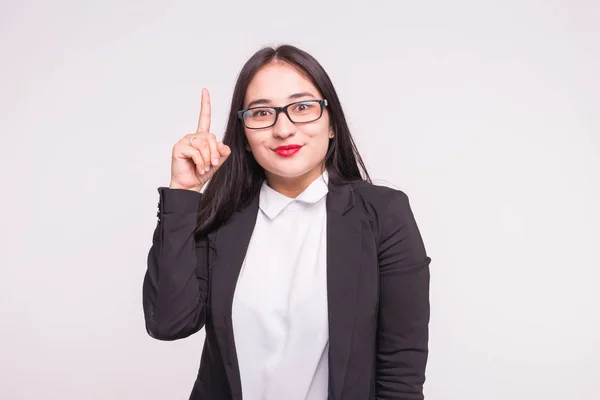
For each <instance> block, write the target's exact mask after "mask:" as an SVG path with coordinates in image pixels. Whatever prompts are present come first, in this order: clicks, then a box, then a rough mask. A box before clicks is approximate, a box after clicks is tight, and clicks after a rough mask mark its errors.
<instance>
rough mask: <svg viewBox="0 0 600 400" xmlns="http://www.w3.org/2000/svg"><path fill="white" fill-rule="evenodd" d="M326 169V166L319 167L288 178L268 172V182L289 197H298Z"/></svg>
mask: <svg viewBox="0 0 600 400" xmlns="http://www.w3.org/2000/svg"><path fill="white" fill-rule="evenodd" d="M323 171H324V167H317V168H315V169H313V170H312V171H309V172H307V173H306V174H304V175H300V176H296V177H293V178H288V177H284V176H278V175H274V174H271V173H270V172H266V178H267V184H268V185H269V186H270V187H271V188H272V189H274V190H276V191H278V192H279V193H281V194H282V195H284V196H286V197H289V198H292V199H293V198H296V197H298V195H299V194H300V193H302V192H303V191H304V190H305V189H306V188H307V187H308V186H309V185H310V184H311V183H313V182H314V180H315V179H317V178H318V177H319V176H321V174H322V173H323Z"/></svg>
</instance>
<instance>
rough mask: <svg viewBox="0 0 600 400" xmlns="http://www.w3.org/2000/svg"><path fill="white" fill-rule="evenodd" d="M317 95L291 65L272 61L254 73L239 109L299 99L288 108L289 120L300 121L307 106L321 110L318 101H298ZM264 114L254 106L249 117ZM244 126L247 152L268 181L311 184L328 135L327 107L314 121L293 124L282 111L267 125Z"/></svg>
mask: <svg viewBox="0 0 600 400" xmlns="http://www.w3.org/2000/svg"><path fill="white" fill-rule="evenodd" d="M321 99H323V97H322V94H321V93H320V92H319V90H318V89H317V88H316V87H315V85H314V84H313V83H312V82H311V81H310V80H308V79H307V78H306V77H304V76H303V75H302V74H300V73H299V72H298V71H297V70H296V69H295V68H294V67H292V66H290V65H288V64H285V63H281V62H273V63H271V64H268V65H266V66H264V67H262V68H261V69H260V70H259V71H258V72H257V73H256V75H255V76H254V77H253V79H252V81H251V82H250V85H249V86H248V89H247V91H246V97H245V99H244V109H247V108H254V107H259V106H266V107H268V106H271V107H281V106H285V105H288V104H290V103H294V102H300V103H298V104H297V105H294V106H292V107H290V108H289V109H288V111H289V113H290V115H292V118H293V119H294V120H297V121H299V120H302V119H303V118H304V119H306V118H305V117H304V116H305V115H307V113H311V112H312V111H311V108H313V107H315V109H320V105H319V104H318V103H309V102H307V103H303V101H308V100H321ZM268 114H269V112H268V110H259V111H257V112H255V113H254V114H253V115H255V116H256V118H257V120H258V119H260V118H263V119H268V118H269V116H268ZM318 114H319V113H318V112H317V114H316V115H317V116H318ZM263 125H264V124H263ZM244 130H245V133H246V138H247V140H248V144H249V145H250V149H251V151H252V154H253V155H254V158H255V159H256V161H257V162H258V163H259V164H260V165H261V166H262V167H263V169H264V170H265V174H266V177H267V180H268V181H269V182H270V183H271V182H285V181H289V182H292V181H295V182H298V181H302V182H307V183H310V182H312V181H313V180H314V179H316V178H317V177H318V176H319V175H320V174H321V172H322V165H323V161H324V159H325V155H326V153H327V148H328V146H329V140H330V135H331V134H332V131H331V128H330V121H329V113H328V111H327V108H324V109H323V114H322V116H321V118H319V119H317V120H316V121H312V122H305V123H293V122H292V121H290V119H289V118H288V117H287V115H285V113H283V112H281V113H280V114H279V117H278V118H277V122H276V123H275V125H273V126H271V127H268V128H263V129H248V128H245V129H244ZM286 147H287V148H286Z"/></svg>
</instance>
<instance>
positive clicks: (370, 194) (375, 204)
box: [352, 181, 415, 237]
mask: <svg viewBox="0 0 600 400" xmlns="http://www.w3.org/2000/svg"><path fill="white" fill-rule="evenodd" d="M352 191H353V194H354V206H355V207H359V208H362V209H363V211H364V213H365V214H366V215H367V217H368V219H369V221H370V224H371V228H372V229H373V231H374V233H375V234H376V235H377V236H378V237H386V236H388V235H390V234H392V233H393V232H396V231H397V230H398V229H400V228H402V227H409V226H412V225H414V223H415V222H414V215H413V212H412V209H411V206H410V200H409V197H408V195H407V194H406V193H405V192H404V191H402V190H400V189H398V188H394V187H390V186H388V185H383V184H375V183H370V182H366V181H362V182H354V183H352Z"/></svg>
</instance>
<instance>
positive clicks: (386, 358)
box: [376, 190, 431, 400]
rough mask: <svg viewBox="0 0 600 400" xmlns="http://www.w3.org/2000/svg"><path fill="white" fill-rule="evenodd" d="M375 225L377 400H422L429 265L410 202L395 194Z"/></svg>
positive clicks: (426, 349)
mask: <svg viewBox="0 0 600 400" xmlns="http://www.w3.org/2000/svg"><path fill="white" fill-rule="evenodd" d="M387 196H388V198H387V200H386V201H385V203H384V204H385V205H384V207H383V210H381V211H382V212H380V213H378V214H379V215H380V220H379V244H378V259H379V290H380V292H379V316H378V328H377V331H378V333H377V358H376V366H377V369H376V399H386V400H387V399H396V400H422V399H423V398H424V397H423V384H424V382H425V367H426V363H427V357H428V340H429V337H428V336H429V315H430V310H429V279H430V277H429V263H430V261H431V259H430V258H429V257H428V256H427V254H426V250H425V246H424V244H423V240H422V238H421V234H420V232H419V229H418V227H417V223H416V222H415V218H414V216H413V212H412V210H411V207H410V204H409V199H408V197H407V196H406V194H405V193H403V192H401V191H397V190H394V191H393V192H391V193H390V194H388V195H387Z"/></svg>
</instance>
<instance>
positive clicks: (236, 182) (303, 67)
mask: <svg viewBox="0 0 600 400" xmlns="http://www.w3.org/2000/svg"><path fill="white" fill-rule="evenodd" d="M273 61H279V62H284V63H286V64H288V65H290V66H292V67H294V68H296V69H297V70H298V72H300V73H302V74H303V75H305V76H306V77H307V78H308V79H309V80H310V81H311V82H312V83H313V84H314V85H315V86H316V87H317V89H319V91H320V92H321V94H322V95H323V97H324V98H325V99H327V102H328V106H327V110H328V112H329V120H330V123H331V125H332V128H333V133H334V135H335V136H334V137H333V139H332V140H330V141H329V148H328V150H327V154H326V156H325V168H326V169H327V172H328V174H329V179H330V180H331V181H332V182H333V183H338V184H339V183H346V182H353V181H359V180H366V181H368V182H371V178H370V176H369V173H368V172H367V169H366V167H365V165H364V163H363V161H362V158H361V157H360V155H359V153H358V150H357V148H356V144H355V143H354V140H353V139H352V135H351V134H350V129H349V128H348V124H347V122H346V117H345V116H344V112H343V110H342V106H341V104H340V100H339V98H338V95H337V93H336V91H335V88H334V87H333V83H332V82H331V80H330V79H329V76H328V75H327V73H326V72H325V70H324V69H323V67H322V66H321V64H319V62H318V61H317V60H316V59H315V58H314V57H313V56H311V55H310V54H308V53H307V52H305V51H303V50H301V49H299V48H297V47H294V46H291V45H281V46H277V47H265V48H262V49H261V50H259V51H257V52H256V53H254V55H253V56H252V57H250V59H249V60H248V61H247V62H246V64H245V65H244V67H243V68H242V70H241V71H240V74H239V76H238V79H237V82H236V85H235V89H234V91H233V98H232V100H231V109H230V111H229V119H228V121H227V127H226V129H225V135H224V137H223V143H224V144H226V145H228V146H229V147H230V148H231V155H230V156H229V157H228V158H227V160H226V161H225V163H223V165H222V166H221V167H220V168H219V169H218V170H217V171H216V172H215V174H214V175H213V176H212V178H211V180H210V182H209V183H208V185H207V187H206V189H205V190H204V193H203V196H202V200H201V201H200V206H199V210H198V226H197V233H207V232H209V231H211V230H213V229H214V228H216V227H217V226H218V225H220V224H222V223H223V222H225V221H227V220H228V219H229V218H230V217H231V215H232V214H233V213H234V212H235V211H236V210H239V209H241V208H243V207H244V206H246V205H247V204H248V203H249V202H250V201H251V200H252V199H253V198H254V196H257V195H258V193H259V191H260V187H261V185H262V183H263V182H264V180H265V173H264V170H263V168H262V167H261V166H260V165H259V164H258V162H257V161H256V159H255V158H254V156H253V155H252V153H250V152H248V151H247V150H246V144H247V140H246V135H245V133H244V127H243V125H242V122H241V121H240V120H239V119H238V117H237V112H238V111H239V110H241V109H242V107H243V105H244V98H245V96H246V90H247V89H248V86H249V84H250V81H251V80H252V78H253V77H254V75H255V74H256V72H258V70H259V69H260V68H261V67H263V66H265V65H267V64H269V63H271V62H273ZM361 169H362V173H363V175H361Z"/></svg>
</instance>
